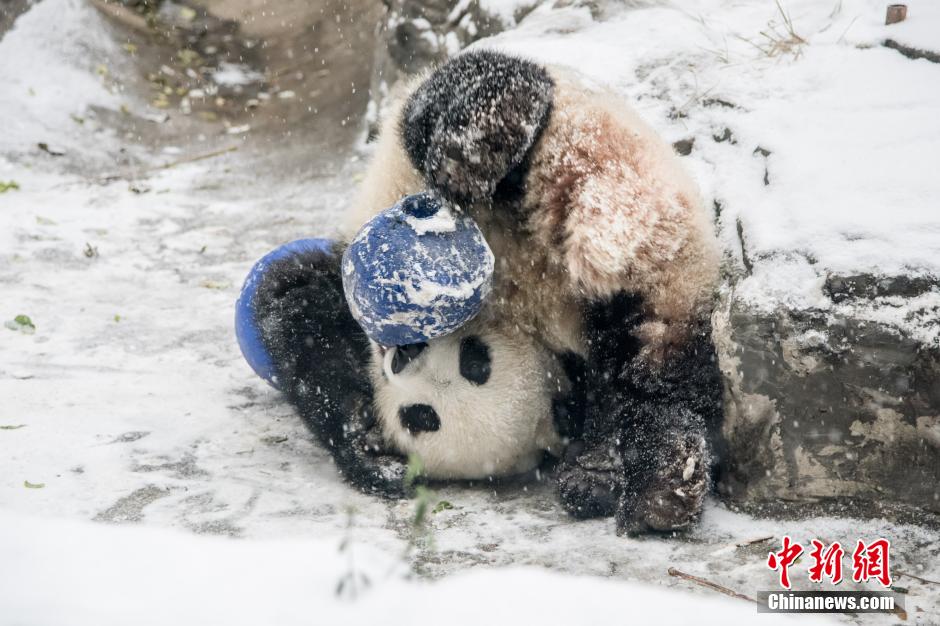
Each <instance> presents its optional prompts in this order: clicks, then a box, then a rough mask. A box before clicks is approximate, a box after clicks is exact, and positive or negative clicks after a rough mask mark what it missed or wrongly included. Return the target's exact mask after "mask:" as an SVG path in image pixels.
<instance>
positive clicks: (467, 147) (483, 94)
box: [254, 51, 722, 533]
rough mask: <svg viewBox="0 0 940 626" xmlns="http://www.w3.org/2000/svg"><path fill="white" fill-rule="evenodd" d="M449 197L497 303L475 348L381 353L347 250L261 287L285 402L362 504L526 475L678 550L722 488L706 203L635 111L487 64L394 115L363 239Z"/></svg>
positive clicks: (583, 510)
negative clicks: (442, 484)
mask: <svg viewBox="0 0 940 626" xmlns="http://www.w3.org/2000/svg"><path fill="white" fill-rule="evenodd" d="M424 190H430V191H431V192H432V193H433V194H435V195H436V196H438V197H440V198H442V199H443V200H444V201H445V202H447V203H449V204H450V205H451V206H452V207H454V208H455V210H458V211H462V212H464V213H466V214H467V215H469V216H470V217H472V218H473V219H474V220H475V221H476V223H477V224H478V225H479V227H480V229H481V230H482V232H483V234H484V236H485V239H486V241H487V243H488V244H489V246H490V248H491V249H492V252H493V255H494V256H495V269H494V273H493V279H492V280H493V283H492V291H491V293H490V294H489V296H488V298H487V299H486V301H485V303H484V304H483V309H482V310H481V312H480V313H479V314H478V315H477V316H476V317H475V318H474V319H473V320H472V321H471V322H470V323H468V324H467V325H465V326H463V327H461V328H460V329H459V330H458V331H457V332H455V333H453V334H450V335H447V336H445V337H441V338H438V339H432V340H430V341H428V342H426V343H417V344H411V345H407V346H397V347H386V346H380V345H378V344H375V343H373V342H369V340H368V339H367V338H366V337H365V335H364V333H363V332H362V330H361V329H360V328H359V327H358V325H357V324H356V322H355V320H354V319H353V318H352V316H351V314H350V312H349V310H348V307H347V305H346V301H345V299H344V297H343V290H342V284H341V279H340V267H339V266H340V263H339V256H340V255H341V250H342V248H343V246H344V244H337V245H336V247H335V248H332V249H322V250H315V251H311V252H309V253H306V254H298V255H294V256H292V257H291V258H287V259H282V260H280V261H278V262H277V263H275V264H273V265H272V266H271V268H270V270H269V271H267V272H266V273H265V275H264V276H263V277H262V279H261V283H260V285H259V287H258V292H257V296H256V298H255V303H254V314H255V318H256V322H257V325H258V327H259V328H260V331H261V338H262V340H263V343H264V345H265V347H266V349H267V351H268V353H269V354H270V355H271V360H272V362H273V364H274V368H275V370H276V372H277V377H278V380H279V381H280V384H281V388H282V389H283V391H284V392H285V393H286V394H287V396H288V398H289V399H290V400H291V401H292V403H293V404H294V405H295V406H296V407H297V409H298V411H299V413H300V414H301V416H302V417H303V418H304V420H305V421H306V422H307V424H308V425H309V426H310V427H311V428H312V430H313V431H314V433H315V434H316V435H317V436H318V438H319V439H320V440H321V442H322V443H323V444H324V445H325V446H327V447H328V448H329V449H330V451H331V453H332V455H333V457H334V459H335V461H336V463H337V466H338V468H339V469H340V471H341V472H342V473H343V474H344V476H345V477H346V478H347V479H348V480H349V481H350V482H352V483H353V484H355V485H356V486H358V487H359V488H361V489H363V490H365V491H369V492H375V493H380V494H383V495H387V496H400V495H402V494H403V493H404V492H405V490H406V486H405V485H404V473H405V468H404V464H403V455H406V454H408V453H417V454H419V455H420V456H421V457H422V460H423V461H424V463H425V466H426V468H427V469H428V474H429V477H431V478H481V477H485V476H490V475H504V474H512V473H517V472H522V471H526V470H529V469H532V468H533V467H535V466H537V465H538V463H539V462H540V459H541V456H542V453H543V452H548V453H549V454H551V455H553V456H555V457H558V458H559V459H560V461H559V464H558V467H557V469H556V471H555V473H554V476H555V480H557V484H558V492H559V496H560V498H561V501H562V503H563V505H564V506H565V508H566V509H567V510H568V511H569V512H570V513H571V514H573V515H575V516H577V517H595V516H608V515H615V516H616V519H617V527H618V530H619V531H625V532H629V533H637V532H644V531H647V530H674V529H680V528H685V527H687V526H689V525H690V524H691V523H692V522H693V521H694V520H695V519H696V518H697V517H698V515H699V513H700V511H701V507H702V502H703V499H704V496H705V494H706V492H707V491H708V487H709V484H710V480H711V470H712V466H713V464H714V460H715V454H714V450H715V448H716V447H717V440H716V433H717V431H718V429H719V427H720V422H721V418H722V386H721V377H720V375H719V371H718V363H717V359H716V356H715V350H714V346H713V345H712V341H711V322H710V317H711V311H712V306H713V297H714V291H715V288H716V284H717V280H718V258H719V254H718V250H717V245H716V242H715V237H714V233H713V227H712V224H711V221H710V219H709V217H708V215H707V214H706V211H705V210H704V208H703V205H702V202H701V199H700V198H699V195H698V192H697V190H696V187H695V185H694V183H693V182H692V181H691V179H690V178H689V176H688V175H687V174H686V173H685V172H684V171H683V170H682V168H681V167H680V165H679V163H678V160H677V158H676V157H675V156H674V155H673V153H672V150H671V148H670V146H668V145H667V144H665V143H664V142H663V141H662V140H661V139H659V138H658V137H657V136H656V134H655V133H654V132H653V131H652V130H651V129H650V128H649V127H647V126H646V125H645V124H644V123H643V122H642V121H641V120H640V119H639V118H638V117H637V116H636V114H635V113H633V112H632V111H631V110H630V109H629V108H627V107H626V105H625V104H624V103H623V101H622V100H621V99H620V98H618V97H616V96H614V95H612V94H610V93H608V92H606V91H604V90H602V89H599V88H596V87H593V86H591V85H588V84H587V83H586V81H584V80H583V79H581V78H580V77H579V76H577V75H575V74H573V73H571V72H570V71H567V70H562V69H558V68H547V67H543V66H540V65H537V64H535V63H532V62H529V61H526V60H522V59H519V58H515V57H512V56H508V55H505V54H501V53H498V52H490V51H470V52H466V53H464V54H462V55H460V56H458V57H456V58H455V59H453V60H451V61H450V62H448V63H447V64H445V65H443V66H442V67H440V68H438V69H437V70H436V71H434V72H432V73H431V74H430V75H429V76H427V77H423V78H422V79H420V80H418V81H416V82H415V83H414V84H413V85H412V86H411V88H410V89H408V90H407V93H406V95H404V96H403V97H402V98H401V99H400V100H399V101H398V102H397V103H396V104H394V105H393V106H392V107H390V111H389V115H388V116H387V119H386V120H385V123H384V125H383V127H382V130H381V133H380V136H379V140H378V145H377V146H376V150H375V155H374V157H373V160H372V162H371V164H370V167H369V170H368V172H367V175H366V179H365V181H364V183H363V187H362V190H361V193H360V195H359V197H358V199H357V200H356V202H355V203H354V206H353V208H352V209H351V211H350V212H349V216H348V217H349V219H348V226H347V229H346V232H345V233H344V241H350V240H351V239H352V237H353V236H354V234H355V232H356V231H357V230H358V228H359V227H360V226H362V225H363V224H364V223H365V222H367V221H368V220H369V219H370V218H372V217H373V216H374V215H375V214H376V213H378V212H379V211H381V210H382V209H385V208H386V207H388V206H390V205H393V204H395V203H396V202H398V201H399V200H400V199H401V198H402V197H403V196H405V195H409V194H414V193H418V192H421V191H424Z"/></svg>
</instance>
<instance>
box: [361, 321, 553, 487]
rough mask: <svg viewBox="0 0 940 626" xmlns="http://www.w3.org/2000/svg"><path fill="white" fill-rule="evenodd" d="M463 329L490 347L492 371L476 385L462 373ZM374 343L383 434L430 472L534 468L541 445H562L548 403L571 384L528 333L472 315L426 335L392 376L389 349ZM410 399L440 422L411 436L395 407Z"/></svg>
mask: <svg viewBox="0 0 940 626" xmlns="http://www.w3.org/2000/svg"><path fill="white" fill-rule="evenodd" d="M468 335H477V336H478V337H480V338H481V339H482V340H483V341H484V342H485V343H486V344H487V345H488V346H489V349H490V359H491V374H490V378H489V380H488V381H487V382H486V383H484V384H482V385H476V384H474V383H471V382H470V381H468V380H467V379H465V378H464V377H463V376H461V375H460V370H459V354H460V341H461V339H463V338H464V337H466V336H468ZM374 349H375V358H374V359H373V361H372V364H373V368H372V369H373V371H372V375H373V383H374V385H375V389H376V406H377V407H378V411H379V420H380V422H381V425H382V430H383V434H384V436H385V438H386V439H387V440H388V441H390V442H391V443H392V444H393V445H394V446H395V447H396V448H397V449H398V450H399V451H401V452H402V453H404V454H412V453H414V454H417V455H418V456H419V457H420V458H421V460H422V462H423V465H424V468H425V472H426V474H427V475H428V476H429V477H431V478H449V479H454V478H464V479H471V478H485V477H488V476H496V475H507V474H515V473H521V472H526V471H529V470H531V469H533V468H535V467H536V465H537V464H538V462H539V460H540V459H541V456H542V451H544V450H551V451H554V452H555V454H558V453H559V452H560V444H561V442H560V439H559V437H558V435H557V434H556V433H555V429H554V425H553V417H552V405H551V403H552V397H553V396H554V395H555V394H556V393H557V392H558V391H559V390H561V391H567V389H568V387H569V383H568V381H567V379H566V378H565V377H564V374H563V372H562V371H561V368H560V366H559V364H558V363H557V361H556V359H554V358H553V357H552V355H551V353H550V352H549V351H548V350H546V349H545V348H544V347H541V346H539V345H537V344H536V343H535V342H534V341H533V340H532V339H530V338H529V337H527V336H515V335H510V334H507V333H504V332H501V331H499V330H497V329H496V328H494V327H492V326H490V327H486V326H484V325H483V324H481V323H479V322H471V323H470V324H469V325H468V326H465V327H464V328H462V329H461V330H459V331H457V332H456V333H454V334H451V335H448V336H446V337H442V338H440V339H435V340H433V341H431V342H429V344H428V347H427V348H426V349H425V350H424V351H423V352H422V353H421V354H420V355H419V356H418V357H417V358H416V359H414V360H413V361H411V362H410V363H409V364H408V365H407V366H406V367H405V369H404V370H403V371H402V372H400V373H399V374H397V375H395V374H393V373H392V371H391V366H390V363H391V354H392V352H391V351H389V352H388V353H386V355H385V357H383V356H382V354H381V352H380V350H379V348H378V347H377V346H376V347H375V348H374ZM383 370H384V372H383ZM383 374H384V375H383ZM412 404H428V405H430V406H432V407H434V409H435V411H437V414H438V417H439V418H440V420H441V427H440V429H439V430H437V431H434V432H422V433H418V434H417V435H412V434H411V433H410V432H409V431H408V430H407V429H406V428H405V427H404V426H402V424H401V421H400V420H399V417H398V411H399V408H401V407H404V406H408V405H412Z"/></svg>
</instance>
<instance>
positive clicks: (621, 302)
mask: <svg viewBox="0 0 940 626" xmlns="http://www.w3.org/2000/svg"><path fill="white" fill-rule="evenodd" d="M640 310H641V309H640V301H639V299H638V298H636V297H632V296H628V295H624V294H621V295H620V296H617V297H615V298H613V299H612V300H610V301H608V302H593V303H587V304H586V305H585V316H584V320H585V327H586V335H587V339H588V342H589V355H588V360H587V367H586V374H585V384H586V387H587V389H586V391H585V397H586V406H585V422H584V432H583V434H582V436H581V438H580V440H578V441H577V442H576V443H575V444H573V445H572V446H571V447H570V448H569V451H568V453H567V454H566V457H565V461H564V463H563V464H562V466H561V468H560V470H559V492H560V494H561V497H562V501H563V503H564V505H565V507H566V508H567V509H568V510H569V511H570V512H571V513H572V514H574V515H576V516H578V517H593V516H600V515H611V514H614V515H616V517H617V527H618V530H619V531H621V532H628V533H637V532H644V531H648V530H673V529H679V528H684V527H686V526H688V525H689V524H690V523H691V522H692V521H693V520H694V519H695V518H696V517H697V516H698V513H699V512H700V510H701V505H702V499H703V498H704V495H705V493H706V491H707V489H708V486H709V479H710V472H711V469H712V464H713V461H712V459H713V458H714V454H713V450H714V445H715V442H716V440H717V438H718V430H719V428H720V425H721V419H722V415H723V413H722V410H723V409H722V407H723V403H722V386H721V375H720V371H719V369H718V360H717V357H716V354H715V349H714V346H713V344H712V341H711V327H710V324H709V322H708V321H707V320H705V321H701V322H699V324H698V325H697V326H696V328H695V329H694V332H693V333H692V339H691V341H690V342H689V343H688V344H687V345H685V346H683V347H682V348H681V349H680V350H679V351H678V352H676V353H674V354H672V355H670V356H668V357H667V360H666V362H665V363H664V364H662V365H660V366H658V367H655V368H651V367H650V366H649V365H647V364H646V362H645V361H644V360H642V359H638V358H637V354H638V353H639V348H640V345H639V342H638V341H637V340H636V338H635V337H634V335H633V331H634V330H635V328H636V327H637V326H638V325H639V323H641V322H642V321H643V316H642V314H641V313H640ZM690 457H691V458H692V459H693V460H694V465H689V464H688V460H689V458H690Z"/></svg>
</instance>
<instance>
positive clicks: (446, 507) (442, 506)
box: [431, 500, 454, 515]
mask: <svg viewBox="0 0 940 626" xmlns="http://www.w3.org/2000/svg"><path fill="white" fill-rule="evenodd" d="M453 508H454V505H453V504H451V503H450V502H448V501H447V500H441V501H440V502H438V503H437V506H435V507H434V510H433V511H431V512H432V513H434V514H435V515H437V514H438V513H440V512H441V511H450V510H451V509H453Z"/></svg>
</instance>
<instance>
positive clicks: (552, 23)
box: [475, 0, 940, 308]
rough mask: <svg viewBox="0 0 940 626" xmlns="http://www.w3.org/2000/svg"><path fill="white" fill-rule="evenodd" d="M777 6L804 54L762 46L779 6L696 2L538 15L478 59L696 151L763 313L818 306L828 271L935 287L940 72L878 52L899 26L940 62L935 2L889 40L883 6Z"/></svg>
mask: <svg viewBox="0 0 940 626" xmlns="http://www.w3.org/2000/svg"><path fill="white" fill-rule="evenodd" d="M782 6H783V7H784V10H785V11H786V12H787V14H788V16H789V18H790V19H791V20H792V24H793V29H794V32H795V33H796V34H798V35H799V36H800V37H801V38H802V39H803V40H805V42H806V43H797V44H793V45H785V44H782V43H781V44H780V45H779V46H776V47H774V44H772V43H770V39H768V37H766V36H764V35H762V34H761V33H768V34H769V36H770V38H773V39H778V40H779V39H782V40H786V39H789V34H788V31H787V29H786V26H785V25H784V20H783V18H782V16H781V15H780V12H779V11H778V9H777V7H776V6H775V5H774V3H740V2H737V3H735V2H728V1H726V0H694V1H689V2H683V3H681V5H675V6H648V7H645V8H637V9H631V10H623V11H621V12H620V13H619V14H617V15H614V16H612V17H611V18H610V19H607V20H605V21H602V22H594V21H593V20H592V18H591V16H590V13H589V12H588V11H587V10H585V9H579V8H567V9H554V10H553V9H551V8H550V7H549V6H548V5H543V6H541V7H540V8H538V9H537V10H536V11H535V12H534V13H532V14H531V15H529V16H528V17H527V18H526V19H525V20H523V22H522V24H521V25H520V26H519V28H518V29H515V30H513V31H509V32H507V33H503V34H500V35H497V36H496V37H493V38H490V39H487V40H483V41H481V42H478V43H477V44H475V45H477V46H481V47H495V48H499V49H502V50H505V51H509V52H515V53H517V54H521V55H523V56H527V57H531V58H535V59H538V60H541V61H544V62H550V63H556V64H561V65H570V66H572V67H575V68H577V69H579V70H580V71H582V72H585V73H587V74H588V76H589V77H590V78H592V79H594V80H595V81H596V82H598V83H601V84H605V85H608V86H609V87H611V88H612V89H614V90H616V91H618V92H620V93H622V94H623V95H624V96H625V97H627V98H629V99H630V100H631V101H632V102H633V103H634V104H635V106H636V107H637V109H638V110H639V112H640V113H641V115H642V116H643V117H644V118H645V119H646V120H647V121H648V122H649V123H650V124H652V125H653V126H654V127H655V128H656V129H657V130H659V131H660V132H661V133H662V134H663V135H664V136H665V137H666V138H668V139H669V140H670V141H676V140H679V139H690V138H691V139H694V146H693V149H692V152H691V154H690V155H689V156H688V157H686V158H685V159H684V161H685V163H686V164H687V166H688V167H690V168H691V169H692V170H693V172H694V173H695V174H696V176H697V178H698V180H699V182H700V185H701V187H702V188H703V192H704V194H705V196H706V204H707V206H709V207H711V206H713V203H714V202H718V203H720V209H721V214H720V218H719V220H718V225H719V229H720V236H721V238H722V241H723V243H724V245H725V248H726V249H727V250H728V253H729V254H730V255H732V257H733V258H734V259H735V262H736V265H737V266H738V267H740V266H741V265H742V259H741V247H742V245H741V241H740V240H739V237H738V232H737V231H738V224H739V223H740V225H741V229H742V231H743V240H744V241H743V243H744V247H745V248H746V250H747V254H748V255H749V256H750V257H751V259H750V260H756V262H757V263H759V264H760V265H761V266H763V267H762V268H761V271H760V272H755V274H754V275H752V276H749V277H747V278H746V279H745V280H743V281H742V283H741V284H740V285H739V287H740V289H741V292H742V293H746V294H747V295H748V296H749V297H750V298H752V301H753V302H754V303H755V304H758V305H762V306H765V307H767V308H772V307H773V306H775V305H776V304H778V303H780V302H785V303H786V302H787V301H788V300H794V302H793V303H792V304H794V305H799V304H798V302H813V301H817V300H819V298H821V297H822V294H821V293H820V292H819V290H818V287H819V286H820V285H821V284H822V281H821V280H820V279H821V278H824V277H825V275H826V274H827V273H860V272H875V273H880V274H932V275H940V210H938V209H940V204H938V203H940V181H938V179H937V177H936V176H935V171H936V168H937V162H938V161H937V157H936V146H937V145H938V143H940V117H938V116H937V115H936V111H937V110H940V65H938V64H934V63H930V62H927V61H924V60H921V61H911V60H910V59H907V58H905V57H904V56H902V55H901V54H899V53H898V52H896V51H894V50H890V49H887V48H884V47H882V46H881V42H882V40H884V39H885V38H886V37H888V36H894V35H896V34H898V32H899V29H900V27H903V28H904V29H909V30H910V32H911V33H927V32H929V33H930V36H931V37H932V38H933V41H932V43H931V45H933V48H934V49H938V48H940V41H938V40H937V36H936V33H937V32H938V30H937V28H938V24H940V18H938V17H937V15H936V11H937V9H936V3H931V2H913V3H910V12H909V18H908V21H907V22H905V23H903V24H900V25H893V26H887V27H886V26H884V25H883V22H884V4H883V3H881V2H875V1H874V0H846V1H844V2H840V3H837V4H835V5H833V4H832V3H820V2H817V1H815V0H794V1H792V2H785V3H783V4H782ZM905 32H906V31H905ZM773 33H776V34H773ZM912 36H914V35H912ZM918 41H919V43H920V45H925V46H926V45H927V43H928V42H927V41H926V40H920V39H919V40H918ZM758 46H760V47H761V48H763V51H762V50H759V49H758V48H757V47H758ZM725 129H728V130H730V132H731V135H732V139H730V140H724V141H718V140H717V139H716V137H717V138H720V137H721V136H722V135H723V134H724V131H725ZM758 148H762V149H764V150H767V151H769V152H770V154H769V156H767V157H764V156H763V155H762V154H761V153H760V152H758V151H757V149H758ZM765 173H766V176H767V179H768V184H765V183H764V177H765ZM799 265H802V266H803V267H801V268H800V267H798V266H799ZM795 282H799V284H798V285H797V284H794V283H795Z"/></svg>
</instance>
